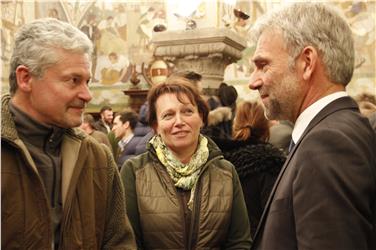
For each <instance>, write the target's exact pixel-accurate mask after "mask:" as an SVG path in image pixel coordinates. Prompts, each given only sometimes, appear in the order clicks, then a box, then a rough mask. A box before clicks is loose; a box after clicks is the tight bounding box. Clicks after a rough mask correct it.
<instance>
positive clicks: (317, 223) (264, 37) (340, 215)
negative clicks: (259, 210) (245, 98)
mask: <svg viewBox="0 0 376 250" xmlns="http://www.w3.org/2000/svg"><path fill="white" fill-rule="evenodd" d="M252 34H253V35H255V37H256V38H257V48H256V50H255V53H254V56H253V58H252V60H253V62H254V64H255V69H254V71H253V73H252V75H251V79H250V85H249V87H250V88H251V89H254V90H258V91H259V93H260V96H261V99H262V102H263V104H264V106H265V108H266V115H267V116H268V118H270V119H278V120H283V119H286V120H290V121H291V122H293V123H294V124H295V125H294V129H293V132H292V139H293V142H294V144H295V147H293V149H292V150H291V151H290V153H289V156H288V158H287V160H286V163H285V164H284V166H283V168H282V170H281V172H280V174H279V176H278V178H277V180H276V183H275V185H274V187H273V190H272V192H271V195H270V197H269V200H268V202H267V204H266V207H265V210H264V213H263V215H262V218H261V220H260V224H259V226H258V229H257V231H256V235H255V237H254V244H253V249H265V250H284V249H286V250H287V249H288V250H292V249H340V250H346V249H349V250H350V249H351V250H354V249H376V245H375V239H376V235H375V232H376V231H375V205H376V204H375V203H376V152H375V149H376V138H375V133H374V132H373V131H372V128H371V127H370V124H369V122H368V121H367V119H366V118H364V117H363V116H361V114H360V113H359V109H358V106H357V104H356V102H355V101H354V100H353V99H351V98H350V97H349V96H348V95H347V93H346V92H345V86H346V85H347V84H348V83H349V82H350V80H351V77H352V74H353V70H354V44H353V39H352V35H351V30H350V28H349V26H348V24H347V23H346V21H345V20H344V19H343V17H342V16H341V15H339V14H338V12H337V11H336V10H335V9H333V8H332V7H330V6H327V5H325V4H320V3H295V4H292V5H290V6H287V7H285V8H284V9H281V10H278V11H276V12H272V13H268V16H267V17H265V18H263V19H259V20H258V23H256V24H255V26H254V30H253V32H252Z"/></svg>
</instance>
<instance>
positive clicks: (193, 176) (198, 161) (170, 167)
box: [150, 135, 209, 210]
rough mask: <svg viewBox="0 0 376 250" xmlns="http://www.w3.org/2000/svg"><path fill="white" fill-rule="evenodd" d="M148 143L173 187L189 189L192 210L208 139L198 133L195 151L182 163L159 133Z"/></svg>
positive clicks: (206, 154)
mask: <svg viewBox="0 0 376 250" xmlns="http://www.w3.org/2000/svg"><path fill="white" fill-rule="evenodd" d="M150 143H151V144H152V145H153V147H154V149H155V151H156V153H157V157H158V159H159V160H160V161H161V163H162V164H163V166H165V167H166V169H167V172H168V174H169V175H170V177H171V179H172V180H173V181H174V183H175V187H178V188H182V189H184V190H191V196H190V198H189V201H188V204H187V205H188V208H189V209H190V210H192V207H193V199H194V197H193V196H194V193H195V189H196V184H197V180H198V177H199V175H200V172H201V171H200V170H201V169H202V167H203V166H204V164H205V163H206V161H207V160H208V157H209V148H208V140H207V139H206V138H205V137H204V136H202V135H200V138H199V144H198V147H197V150H196V152H195V153H194V154H193V155H192V157H191V160H190V161H189V162H188V163H187V164H184V163H182V162H181V161H180V160H178V159H177V158H176V157H175V156H174V154H173V153H172V152H171V150H170V149H169V148H168V147H167V146H166V144H165V143H164V142H163V140H162V138H161V137H160V136H159V135H155V136H154V137H153V138H152V139H151V140H150Z"/></svg>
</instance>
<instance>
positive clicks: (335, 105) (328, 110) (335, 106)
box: [253, 96, 359, 242]
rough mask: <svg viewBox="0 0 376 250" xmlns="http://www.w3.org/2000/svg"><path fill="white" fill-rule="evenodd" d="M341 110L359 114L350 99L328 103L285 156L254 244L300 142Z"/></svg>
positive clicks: (355, 105)
mask: <svg viewBox="0 0 376 250" xmlns="http://www.w3.org/2000/svg"><path fill="white" fill-rule="evenodd" d="M343 109H356V110H357V111H358V112H359V108H358V105H357V104H356V102H355V101H354V100H353V99H352V98H351V97H348V96H346V97H341V98H338V99H337V100H334V101H333V102H331V103H329V104H328V105H327V106H326V107H324V109H323V110H321V111H320V112H319V113H318V114H317V115H316V116H315V117H314V118H313V120H312V121H311V122H310V123H309V125H308V127H307V128H306V130H305V131H304V133H303V135H302V136H301V137H300V139H299V141H297V142H296V144H295V146H294V148H293V149H292V151H291V152H290V153H289V155H288V156H287V159H286V162H285V163H284V164H283V167H282V169H281V171H280V173H279V175H278V177H277V180H276V181H275V183H274V186H273V189H272V191H271V192H270V195H269V198H268V201H267V202H266V205H265V208H264V211H263V213H262V215H261V219H260V222H259V224H258V226H257V229H256V232H255V236H254V239H253V240H254V242H256V239H257V237H258V235H259V234H260V231H261V228H262V226H263V224H264V223H265V219H266V215H267V213H268V211H269V208H270V205H271V202H272V200H273V197H274V195H275V191H276V189H277V187H278V184H279V182H280V180H281V178H282V176H283V173H284V172H285V171H286V169H287V167H288V166H289V163H290V161H291V159H292V157H293V156H294V154H295V151H296V150H297V148H298V147H299V144H300V142H301V141H302V140H303V138H304V137H305V136H306V135H307V134H308V133H309V131H311V130H312V129H313V128H314V127H315V126H317V125H318V124H319V123H320V122H321V121H322V120H323V119H324V118H325V117H327V116H329V115H330V114H332V113H334V112H337V111H339V110H343Z"/></svg>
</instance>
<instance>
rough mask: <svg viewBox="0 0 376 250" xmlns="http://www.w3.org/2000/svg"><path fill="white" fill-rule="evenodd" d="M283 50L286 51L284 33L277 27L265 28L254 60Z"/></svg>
mask: <svg viewBox="0 0 376 250" xmlns="http://www.w3.org/2000/svg"><path fill="white" fill-rule="evenodd" d="M281 52H286V50H285V47H284V40H283V36H282V33H281V32H280V31H278V30H276V29H270V30H265V31H264V32H263V33H262V34H261V36H260V38H259V39H258V41H257V46H256V50H255V53H254V55H253V57H252V61H256V60H264V59H266V58H268V57H270V56H272V55H275V54H277V53H281Z"/></svg>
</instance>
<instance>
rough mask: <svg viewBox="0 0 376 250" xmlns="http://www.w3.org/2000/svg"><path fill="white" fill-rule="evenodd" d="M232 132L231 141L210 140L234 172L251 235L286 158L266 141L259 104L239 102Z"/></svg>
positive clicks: (262, 112) (266, 133)
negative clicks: (244, 203) (240, 190)
mask: <svg viewBox="0 0 376 250" xmlns="http://www.w3.org/2000/svg"><path fill="white" fill-rule="evenodd" d="M232 133H233V135H232V138H233V139H232V140H228V139H223V138H218V137H213V138H212V139H213V140H214V141H215V142H216V144H217V145H218V146H219V148H220V149H221V150H222V151H223V155H224V157H225V158H226V159H227V160H228V161H230V162H231V163H232V164H233V165H234V166H235V168H236V170H237V172H238V175H239V178H240V182H241V185H242V188H243V193H244V198H245V202H246V205H247V210H248V217H249V220H250V225H251V234H252V236H253V234H254V233H255V231H256V228H257V225H258V223H259V220H260V218H261V215H262V212H263V209H264V206H265V204H266V201H267V199H268V197H269V194H270V192H271V190H272V188H273V185H274V182H275V180H276V178H277V176H278V174H279V171H280V169H281V167H282V165H283V163H284V162H285V159H286V158H285V157H284V154H283V152H282V151H281V150H280V149H278V148H276V147H275V146H273V145H272V144H270V143H267V142H266V141H267V140H268V138H269V125H268V120H267V119H266V118H265V115H264V109H263V107H262V106H261V104H259V103H256V102H254V103H252V102H242V103H240V104H239V106H238V107H237V112H236V115H235V118H234V122H233V132H232Z"/></svg>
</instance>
